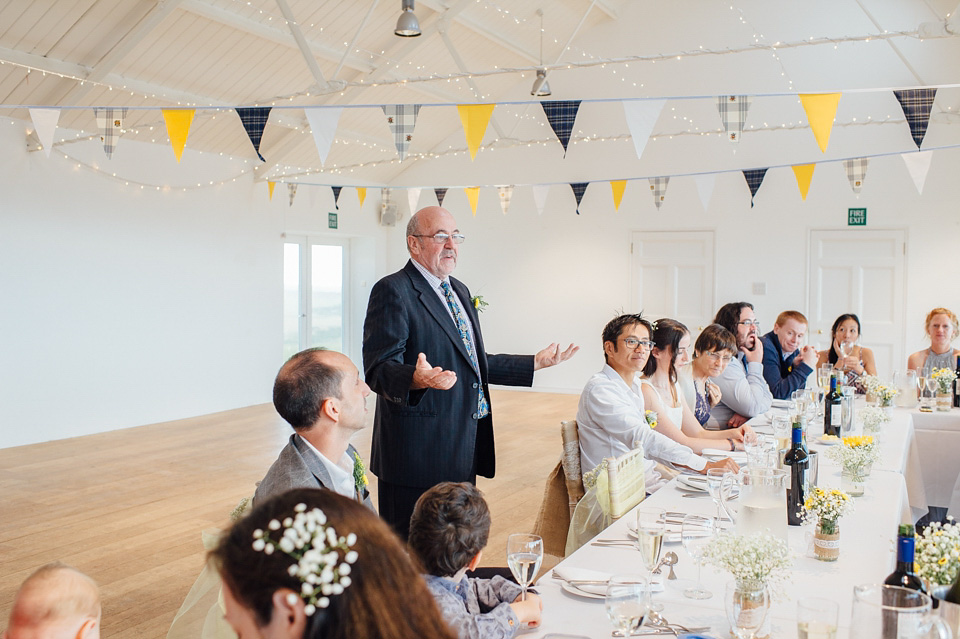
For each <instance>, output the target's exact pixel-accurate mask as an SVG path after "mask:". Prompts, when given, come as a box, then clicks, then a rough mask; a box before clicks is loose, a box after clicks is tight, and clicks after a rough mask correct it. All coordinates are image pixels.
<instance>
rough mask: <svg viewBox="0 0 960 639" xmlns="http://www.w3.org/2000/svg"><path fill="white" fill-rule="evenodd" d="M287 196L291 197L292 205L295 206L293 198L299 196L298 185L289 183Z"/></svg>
mask: <svg viewBox="0 0 960 639" xmlns="http://www.w3.org/2000/svg"><path fill="white" fill-rule="evenodd" d="M287 196H288V197H289V198H290V206H293V198H295V197H297V185H296V184H288V185H287Z"/></svg>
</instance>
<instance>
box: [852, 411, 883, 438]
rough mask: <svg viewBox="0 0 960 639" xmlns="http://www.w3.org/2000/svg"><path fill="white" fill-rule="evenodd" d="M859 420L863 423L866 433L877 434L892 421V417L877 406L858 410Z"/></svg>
mask: <svg viewBox="0 0 960 639" xmlns="http://www.w3.org/2000/svg"><path fill="white" fill-rule="evenodd" d="M856 415H857V419H859V420H860V421H861V422H862V423H863V431H864V432H866V433H876V432H878V431H879V430H880V426H882V425H883V424H884V423H886V422H889V421H890V415H888V414H887V411H885V410H883V409H882V408H879V407H877V406H867V407H865V408H861V409H859V410H857V413H856Z"/></svg>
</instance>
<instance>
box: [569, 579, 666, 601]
mask: <svg viewBox="0 0 960 639" xmlns="http://www.w3.org/2000/svg"><path fill="white" fill-rule="evenodd" d="M559 581H560V587H561V588H563V589H564V590H566V591H567V592H569V593H570V594H571V595H576V596H578V597H586V598H587V599H604V598H605V597H606V594H607V587H606V586H604V585H602V584H597V585H595V586H594V585H589V586H582V587H580V586H574V585H573V584H570V583H567V582H566V581H563V580H559ZM650 592H663V584H662V583H661V582H659V581H654V582H652V583H651V584H650Z"/></svg>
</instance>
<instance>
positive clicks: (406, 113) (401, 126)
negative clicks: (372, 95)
mask: <svg viewBox="0 0 960 639" xmlns="http://www.w3.org/2000/svg"><path fill="white" fill-rule="evenodd" d="M380 108H382V109H383V114H384V115H386V116H387V124H388V125H390V133H391V134H392V135H393V143H394V144H395V145H396V147H397V153H399V154H400V161H401V162H403V160H404V158H406V157H407V148H408V147H409V146H410V140H412V139H413V129H414V127H415V126H417V116H418V115H419V114H420V105H419V104H385V105H383V106H382V107H380Z"/></svg>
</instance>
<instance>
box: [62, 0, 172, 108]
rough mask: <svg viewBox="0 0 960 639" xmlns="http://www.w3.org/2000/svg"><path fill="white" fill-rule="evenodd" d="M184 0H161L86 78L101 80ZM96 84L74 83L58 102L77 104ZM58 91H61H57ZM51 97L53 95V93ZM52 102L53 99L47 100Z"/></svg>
mask: <svg viewBox="0 0 960 639" xmlns="http://www.w3.org/2000/svg"><path fill="white" fill-rule="evenodd" d="M182 1H183V0H159V1H158V2H157V4H155V5H154V6H153V8H152V9H150V11H148V12H147V14H146V15H144V16H143V17H142V18H140V19H139V20H138V21H137V23H136V24H135V25H134V26H133V28H132V29H130V30H129V31H127V33H126V35H124V36H123V37H122V38H120V41H119V42H117V43H116V44H115V45H114V46H113V47H111V49H110V50H109V51H108V52H107V53H106V55H104V56H103V57H102V58H100V59H99V60H98V61H97V62H96V63H95V64H94V65H93V67H92V68H91V69H90V71H89V72H88V73H87V74H86V77H85V79H87V80H90V81H92V82H100V81H102V80H103V78H105V77H106V76H107V75H109V74H110V73H111V72H112V71H113V70H114V69H115V68H116V66H117V65H118V64H120V62H122V61H123V59H124V58H126V57H127V56H128V55H129V54H130V52H131V51H133V49H134V47H136V46H137V45H138V44H140V43H141V42H143V39H144V38H146V37H147V35H149V34H150V32H152V31H153V30H154V29H156V28H157V27H158V26H160V23H161V22H163V21H164V20H166V19H167V16H169V15H170V14H171V13H172V12H173V11H174V10H175V9H176V8H177V6H178V5H179V4H180V3H181V2H182ZM94 86H95V85H92V84H91V85H86V84H80V85H74V86H72V87H71V88H69V89H68V90H67V92H66V93H65V94H62V95H60V97H59V98H57V99H56V102H57V103H58V104H60V105H63V106H67V105H71V104H75V103H76V102H77V101H78V100H79V99H80V98H82V97H83V96H85V95H86V94H87V93H88V92H89V91H90V89H92V88H93V87H94ZM56 93H60V91H57V92H56ZM51 97H53V96H52V95H51ZM46 102H48V103H52V102H53V100H46Z"/></svg>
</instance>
